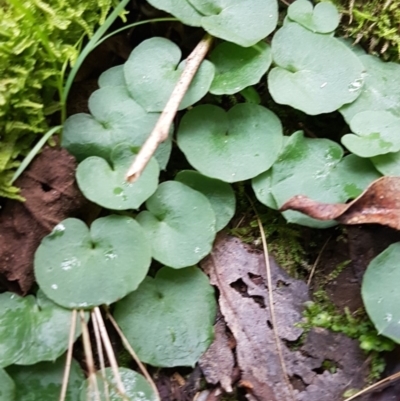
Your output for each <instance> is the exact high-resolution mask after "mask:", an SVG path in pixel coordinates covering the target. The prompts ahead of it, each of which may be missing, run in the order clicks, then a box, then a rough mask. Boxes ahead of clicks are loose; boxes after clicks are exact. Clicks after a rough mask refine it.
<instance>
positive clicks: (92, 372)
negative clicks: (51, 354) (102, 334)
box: [79, 310, 100, 401]
mask: <svg viewBox="0 0 400 401" xmlns="http://www.w3.org/2000/svg"><path fill="white" fill-rule="evenodd" d="M79 315H80V318H81V326H82V342H83V349H84V351H85V357H86V366H87V370H88V377H89V388H88V393H89V394H94V395H95V400H96V401H100V393H99V387H98V385H97V379H96V368H95V366H94V359H93V352H92V346H91V344H90V336H89V330H88V327H87V324H86V320H85V313H84V311H83V310H80V311H79ZM88 398H89V397H88ZM90 399H92V398H90Z"/></svg>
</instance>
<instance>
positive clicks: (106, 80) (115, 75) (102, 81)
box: [98, 64, 126, 88]
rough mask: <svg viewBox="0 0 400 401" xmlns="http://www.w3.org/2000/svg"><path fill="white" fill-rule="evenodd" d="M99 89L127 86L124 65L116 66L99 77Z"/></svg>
mask: <svg viewBox="0 0 400 401" xmlns="http://www.w3.org/2000/svg"><path fill="white" fill-rule="evenodd" d="M98 84H99V87H100V88H103V87H105V86H126V82H125V75H124V65H123V64H122V65H116V66H115V67H111V68H109V69H108V70H106V71H104V72H103V73H102V74H101V75H100V77H99V82H98Z"/></svg>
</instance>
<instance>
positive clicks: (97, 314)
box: [93, 306, 127, 399]
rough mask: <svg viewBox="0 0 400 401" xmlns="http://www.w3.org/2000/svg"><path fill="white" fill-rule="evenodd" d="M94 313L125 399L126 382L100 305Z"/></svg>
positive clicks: (120, 392)
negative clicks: (122, 378) (120, 370)
mask: <svg viewBox="0 0 400 401" xmlns="http://www.w3.org/2000/svg"><path fill="white" fill-rule="evenodd" d="M93 314H94V317H95V318H96V320H97V324H98V327H99V331H100V336H101V339H102V341H103V345H104V348H105V350H106V353H107V357H108V360H109V362H110V365H111V369H112V370H113V373H114V377H115V381H116V384H117V390H118V392H119V394H120V395H121V396H122V397H123V398H124V399H127V397H126V392H125V387H124V384H123V383H122V380H121V375H120V374H119V370H118V363H117V359H116V358H115V354H114V350H113V347H112V345H111V341H110V338H109V337H108V333H107V330H106V327H105V325H104V321H103V317H102V316H101V312H100V309H99V307H97V306H96V307H95V308H94V310H93Z"/></svg>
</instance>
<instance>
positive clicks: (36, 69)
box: [0, 0, 116, 198]
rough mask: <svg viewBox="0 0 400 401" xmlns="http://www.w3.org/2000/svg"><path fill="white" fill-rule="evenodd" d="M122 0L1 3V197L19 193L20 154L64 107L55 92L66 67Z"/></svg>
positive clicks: (24, 152) (6, 1)
mask: <svg viewBox="0 0 400 401" xmlns="http://www.w3.org/2000/svg"><path fill="white" fill-rule="evenodd" d="M115 3H116V0H98V1H95V0H83V1H81V0H49V1H46V2H44V1H42V0H26V1H21V0H5V1H2V2H1V3H0V21H1V24H0V65H1V66H2V70H1V76H0V196H3V197H8V198H18V190H17V188H15V187H13V186H11V185H10V180H11V178H12V175H13V172H14V171H15V169H16V167H17V166H18V165H19V157H20V156H23V155H25V154H26V153H27V152H28V151H29V150H30V148H31V146H32V143H33V142H34V141H35V140H36V139H37V138H38V136H40V135H41V134H43V133H44V132H45V131H47V129H48V125H47V121H46V116H47V114H48V113H49V110H50V109H51V110H52V111H53V112H54V110H57V109H59V108H60V105H57V104H54V97H55V95H56V94H57V92H58V94H60V91H62V86H63V72H64V71H65V69H66V68H67V66H68V65H69V64H71V63H73V62H74V61H75V60H76V58H77V56H78V53H79V44H80V43H81V41H82V39H83V38H84V37H85V36H87V37H91V36H92V35H93V30H94V29H95V27H96V26H97V25H98V24H101V23H103V22H104V20H105V18H106V15H107V13H108V12H109V10H110V8H111V7H112V6H113V5H114V4H115Z"/></svg>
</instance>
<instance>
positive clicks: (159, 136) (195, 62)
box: [125, 34, 212, 182]
mask: <svg viewBox="0 0 400 401" xmlns="http://www.w3.org/2000/svg"><path fill="white" fill-rule="evenodd" d="M211 43H212V37H211V36H210V35H208V34H207V35H206V36H205V37H204V38H203V39H202V40H201V41H200V42H199V44H198V45H197V46H196V47H195V49H194V50H193V52H192V53H191V54H190V55H189V57H188V58H187V59H186V64H185V68H184V70H183V72H182V75H181V76H180V78H179V81H178V83H177V84H176V86H175V88H174V90H173V91H172V94H171V96H170V98H169V100H168V102H167V104H166V105H165V108H164V110H163V112H162V113H161V116H160V118H159V119H158V121H157V124H156V125H155V127H154V129H153V131H152V132H151V134H150V136H149V137H148V138H147V140H146V142H145V143H144V144H143V146H142V148H141V149H140V152H139V153H138V155H137V156H136V158H135V160H134V161H133V163H132V165H131V166H130V167H129V170H128V172H127V173H126V177H125V178H126V180H127V181H128V182H134V181H136V180H137V179H138V178H139V177H140V175H141V174H142V172H143V170H144V169H145V167H146V166H147V163H148V162H149V161H150V159H151V157H152V156H153V155H154V152H155V151H156V150H157V148H158V146H159V145H160V143H162V142H164V141H165V140H166V139H167V138H168V133H169V130H170V128H171V125H172V122H173V120H174V118H175V115H176V113H177V111H178V108H179V105H180V103H181V101H182V99H183V97H184V96H185V94H186V92H187V90H188V89H189V86H190V83H191V82H192V80H193V78H194V76H195V75H196V72H197V70H198V69H199V67H200V64H201V62H202V61H203V60H204V57H205V56H206V54H207V52H208V50H209V49H210V47H211Z"/></svg>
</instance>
